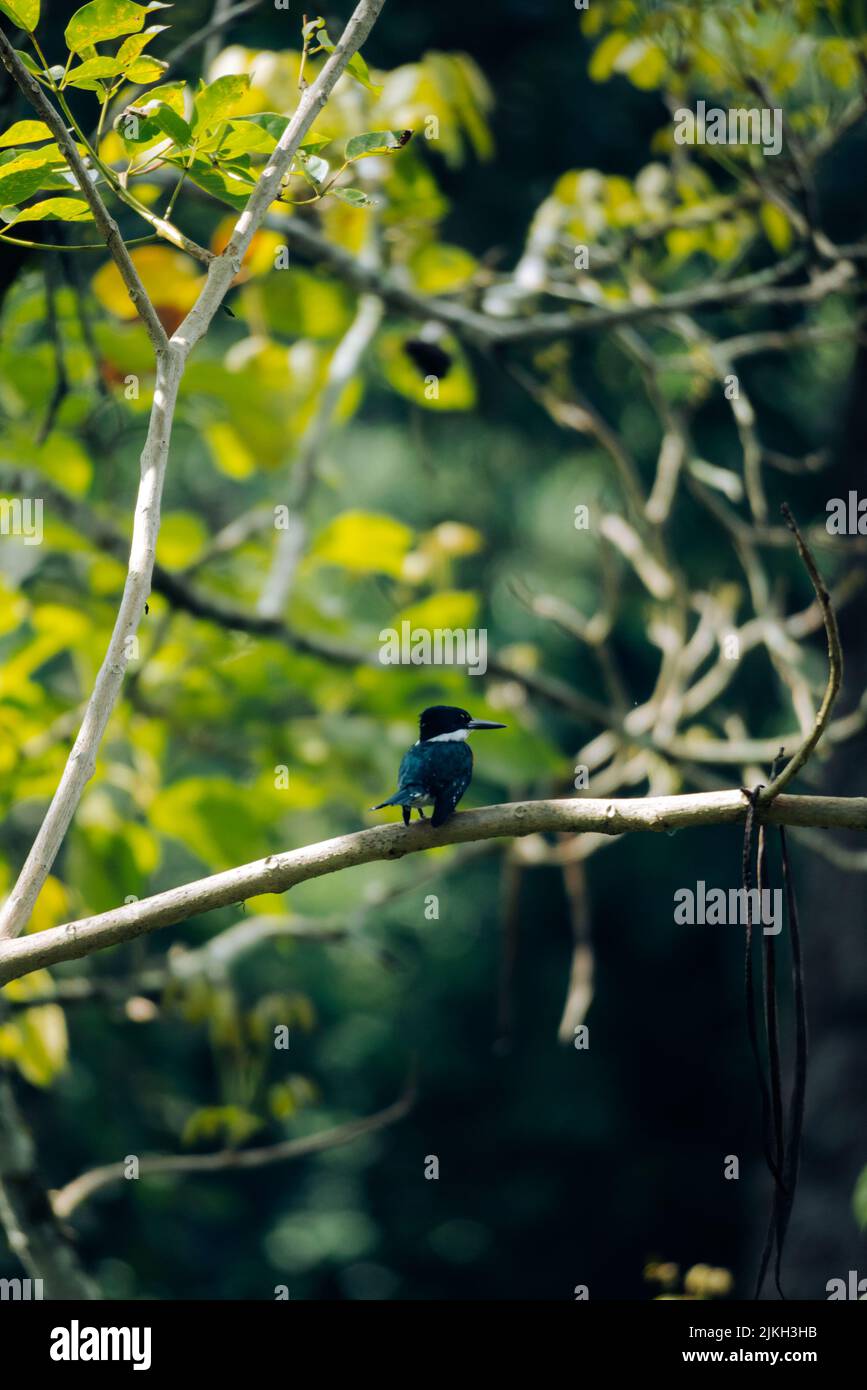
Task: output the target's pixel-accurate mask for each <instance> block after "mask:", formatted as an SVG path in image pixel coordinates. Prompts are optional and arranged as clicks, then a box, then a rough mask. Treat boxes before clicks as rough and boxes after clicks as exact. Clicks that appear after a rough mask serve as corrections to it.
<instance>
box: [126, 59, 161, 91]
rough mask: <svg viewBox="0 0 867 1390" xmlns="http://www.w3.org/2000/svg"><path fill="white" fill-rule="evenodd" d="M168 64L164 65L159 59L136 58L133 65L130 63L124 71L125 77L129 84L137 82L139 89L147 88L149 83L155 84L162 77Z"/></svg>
mask: <svg viewBox="0 0 867 1390" xmlns="http://www.w3.org/2000/svg"><path fill="white" fill-rule="evenodd" d="M167 67H168V63H164V62H163V61H162V59H161V58H150V57H148V56H147V55H145V57H144V58H137V59H136V61H135V62H134V63H130V65H129V67H128V68H127V70H126V76H127V78H128V80H129V81H130V82H137V83H138V84H139V86H140V87H147V86H148V85H149V84H150V83H151V82H156V81H157V80H158V78H160V77H162V75H163V73H164V72H165V70H166V68H167Z"/></svg>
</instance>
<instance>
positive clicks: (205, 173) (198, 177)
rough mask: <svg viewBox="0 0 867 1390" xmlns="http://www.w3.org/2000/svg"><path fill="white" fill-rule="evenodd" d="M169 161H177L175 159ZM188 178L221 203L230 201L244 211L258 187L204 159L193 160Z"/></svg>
mask: <svg viewBox="0 0 867 1390" xmlns="http://www.w3.org/2000/svg"><path fill="white" fill-rule="evenodd" d="M169 162H170V163H172V164H174V163H176V161H175V160H170V161H169ZM178 167H179V168H182V167H183V165H181V164H179V165H178ZM187 178H189V179H191V180H192V182H193V183H194V184H195V185H196V187H197V188H203V189H204V190H205V192H206V193H210V194H211V196H212V197H214V198H218V199H219V200H220V202H221V203H228V205H229V207H230V208H234V209H235V211H236V212H243V210H244V208H245V207H246V206H247V200H248V198H249V197H250V194H251V193H252V192H253V189H254V188H255V187H256V185H255V183H253V182H252V181H251V182H249V183H245V182H242V180H241V179H236V178H232V176H231V175H230V174H227V173H224V171H223V170H222V169H215V168H214V166H213V165H212V164H208V163H206V161H205V160H204V159H194V160H193V163H192V166H191V167H190V169H189V172H188V174H187Z"/></svg>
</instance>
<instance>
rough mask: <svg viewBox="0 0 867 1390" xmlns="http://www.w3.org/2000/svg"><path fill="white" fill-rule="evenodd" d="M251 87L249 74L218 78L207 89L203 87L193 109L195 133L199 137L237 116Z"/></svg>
mask: <svg viewBox="0 0 867 1390" xmlns="http://www.w3.org/2000/svg"><path fill="white" fill-rule="evenodd" d="M249 87H250V77H249V74H248V73H237V74H230V75H228V76H226V77H218V78H217V80H216V81H215V82H212V83H211V84H210V85H209V86H207V87H204V86H203V87H202V88H201V90H200V91H199V92H198V93H197V95H196V101H195V106H194V108H193V132H194V134H196V135H198V134H201V133H202V132H204V131H206V130H211V129H212V128H213V126H215V125H217V124H218V123H219V122H220V121H224V120H226V119H227V117H229V116H232V115H234V114H235V110H236V108H237V107H238V106H239V105H240V103H241V102H242V101H243V99H244V97H245V96H246V95H247V92H248V90H249Z"/></svg>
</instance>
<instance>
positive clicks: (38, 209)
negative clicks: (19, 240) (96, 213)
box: [8, 198, 93, 227]
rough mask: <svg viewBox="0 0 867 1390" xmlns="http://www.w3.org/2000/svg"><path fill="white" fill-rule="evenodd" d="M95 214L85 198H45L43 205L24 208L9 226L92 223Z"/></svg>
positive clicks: (37, 204)
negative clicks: (26, 223)
mask: <svg viewBox="0 0 867 1390" xmlns="http://www.w3.org/2000/svg"><path fill="white" fill-rule="evenodd" d="M92 220H93V213H92V212H91V211H90V208H89V207H88V205H87V203H86V202H85V201H84V199H83V198H44V199H43V200H42V202H41V203H33V204H32V205H31V206H30V207H29V208H23V209H22V210H21V212H19V213H17V214H16V215H15V217H13V218H12V221H11V222H10V223H9V224H8V225H9V226H10V227H13V226H15V224H16V223H17V222H46V221H52V222H91V221H92Z"/></svg>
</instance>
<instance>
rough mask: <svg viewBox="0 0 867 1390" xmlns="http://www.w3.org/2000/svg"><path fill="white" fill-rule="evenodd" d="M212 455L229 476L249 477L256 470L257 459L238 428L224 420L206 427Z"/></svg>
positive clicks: (206, 435) (217, 464)
mask: <svg viewBox="0 0 867 1390" xmlns="http://www.w3.org/2000/svg"><path fill="white" fill-rule="evenodd" d="M205 439H206V440H207V441H208V448H209V449H210V451H211V457H212V458H213V460H214V463H215V464H216V466H217V468H219V470H220V472H221V473H225V475H226V477H227V478H249V476H250V474H251V473H255V471H256V459H255V457H254V456H253V454H252V453H251V452H250V450H249V449H248V448H247V445H246V443H245V442H244V440H243V439H242V438H241V436H240V435H239V434H238V431H237V430H236V429H233V427H232V426H231V425H229V424H226V423H225V422H224V421H220V420H218V421H216V422H215V423H214V424H213V425H207V426H206V428H205Z"/></svg>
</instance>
